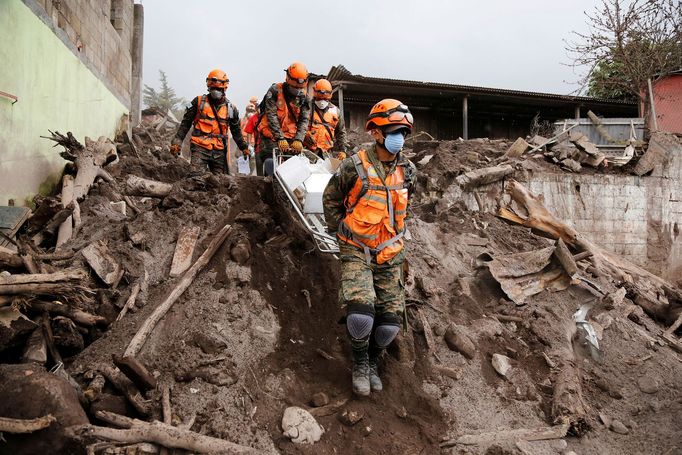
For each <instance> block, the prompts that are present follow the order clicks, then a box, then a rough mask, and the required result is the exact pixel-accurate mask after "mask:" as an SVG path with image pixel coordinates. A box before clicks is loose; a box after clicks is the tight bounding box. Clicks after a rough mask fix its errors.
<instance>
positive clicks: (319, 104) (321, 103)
mask: <svg viewBox="0 0 682 455" xmlns="http://www.w3.org/2000/svg"><path fill="white" fill-rule="evenodd" d="M315 106H317V107H318V108H320V109H326V107H327V106H329V101H327V100H315Z"/></svg>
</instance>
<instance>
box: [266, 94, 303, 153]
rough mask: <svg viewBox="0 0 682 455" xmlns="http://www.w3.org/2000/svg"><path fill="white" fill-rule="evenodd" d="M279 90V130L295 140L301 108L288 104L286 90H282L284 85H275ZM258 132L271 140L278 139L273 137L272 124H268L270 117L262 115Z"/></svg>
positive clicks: (287, 137)
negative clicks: (285, 97) (285, 96)
mask: <svg viewBox="0 0 682 455" xmlns="http://www.w3.org/2000/svg"><path fill="white" fill-rule="evenodd" d="M275 87H276V88H277V118H278V119H279V129H280V130H281V131H282V135H284V137H285V138H286V139H293V138H294V136H296V132H297V131H298V127H297V124H298V118H299V116H300V115H301V108H300V107H296V106H292V105H291V104H289V103H287V100H286V99H284V90H283V88H282V83H281V82H280V83H279V84H275ZM258 132H259V133H260V134H262V135H263V136H265V137H267V138H268V139H270V140H273V141H274V140H275V139H277V138H276V137H273V134H272V130H271V129H270V122H268V116H267V115H265V114H263V115H261V121H260V123H259V124H258Z"/></svg>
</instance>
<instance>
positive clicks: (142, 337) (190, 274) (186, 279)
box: [123, 224, 232, 357]
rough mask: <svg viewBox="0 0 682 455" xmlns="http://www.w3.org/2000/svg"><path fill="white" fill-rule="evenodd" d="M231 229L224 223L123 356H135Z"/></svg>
mask: <svg viewBox="0 0 682 455" xmlns="http://www.w3.org/2000/svg"><path fill="white" fill-rule="evenodd" d="M231 230H232V227H231V226H230V225H229V224H226V225H225V226H224V227H223V228H222V229H221V230H220V232H218V234H216V236H215V237H214V238H213V240H211V243H210V244H209V245H208V247H207V248H206V251H204V253H203V254H202V255H201V256H200V257H199V259H197V261H196V262H195V263H194V264H193V265H192V267H190V268H189V270H187V272H185V274H184V275H183V276H182V278H181V279H180V281H179V282H178V284H177V285H176V286H175V288H174V289H173V290H172V291H171V293H170V295H168V297H166V300H164V301H163V302H162V303H161V304H160V305H159V306H158V307H157V308H156V309H155V310H154V312H153V313H152V314H151V315H150V316H149V318H147V320H146V321H145V322H144V324H142V327H140V329H139V330H138V331H137V333H136V334H135V336H134V337H133V339H132V340H131V341H130V344H129V345H128V348H127V349H126V351H125V353H124V354H123V355H124V356H125V357H135V356H136V355H137V354H138V353H139V352H140V349H142V347H143V346H144V344H145V342H146V341H147V337H148V336H149V334H150V333H152V331H153V330H154V328H155V327H156V324H158V323H159V321H160V320H161V319H162V318H163V317H164V316H165V315H166V313H167V312H168V310H170V308H171V306H173V304H174V303H175V302H176V301H177V300H178V298H179V297H180V296H181V295H182V294H183V293H184V292H185V291H186V290H187V288H188V287H189V286H190V285H191V284H192V282H193V281H194V278H196V276H197V275H198V274H199V272H200V271H201V270H202V269H203V268H204V267H205V266H206V264H208V262H209V261H210V260H211V258H212V257H213V255H214V254H215V253H216V251H218V248H220V246H221V245H222V244H223V242H224V241H225V239H226V238H227V235H228V234H229V233H230V231H231Z"/></svg>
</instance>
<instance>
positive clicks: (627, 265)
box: [498, 180, 682, 306]
mask: <svg viewBox="0 0 682 455" xmlns="http://www.w3.org/2000/svg"><path fill="white" fill-rule="evenodd" d="M507 191H508V192H509V194H510V196H511V198H512V199H513V200H514V202H516V203H517V204H518V205H519V206H520V207H521V208H522V209H524V210H525V212H526V213H523V214H519V213H516V212H515V211H513V210H511V209H509V208H507V207H502V208H500V210H499V212H498V216H499V217H500V218H503V219H505V220H507V221H511V222H513V223H517V224H520V225H522V226H526V227H529V228H531V229H532V230H533V231H534V232H535V233H537V234H538V235H542V236H544V237H549V238H552V239H559V238H561V239H562V240H563V241H564V242H565V243H566V244H567V245H568V246H571V247H573V248H575V249H578V250H580V251H582V252H585V253H590V254H591V256H590V258H589V260H590V261H592V263H593V264H594V267H595V269H596V270H597V271H598V272H599V273H600V274H601V275H606V276H610V277H611V278H612V280H613V281H614V283H616V284H618V285H620V284H622V283H626V284H627V287H628V290H629V292H631V293H632V294H634V295H643V296H645V297H647V298H648V299H649V300H650V301H652V300H653V301H655V300H656V295H658V294H662V293H663V292H662V291H665V292H667V293H671V294H673V295H674V296H675V297H676V298H677V299H680V300H682V294H681V293H680V292H679V291H677V290H675V289H673V287H672V286H671V285H670V283H668V282H666V281H665V280H663V279H662V278H660V277H658V276H656V275H654V274H652V273H650V272H648V271H646V270H644V269H642V268H641V267H638V266H636V265H635V264H633V263H631V262H629V261H627V260H625V259H623V258H621V257H618V256H617V255H615V254H612V253H609V252H607V251H605V250H604V249H602V248H601V247H599V246H597V245H595V244H594V243H592V242H591V241H589V240H588V239H587V238H585V237H584V236H582V235H581V234H580V233H579V232H578V231H576V230H575V229H573V228H572V227H570V226H568V225H567V224H566V223H564V222H563V221H561V220H559V219H558V218H556V217H555V216H554V215H552V214H551V213H550V212H549V211H548V210H547V209H546V208H545V206H544V205H543V203H542V201H541V200H540V199H539V198H538V197H536V196H534V195H533V194H531V193H530V192H529V191H528V190H527V189H526V188H525V187H524V186H523V185H521V184H520V183H519V182H516V181H514V180H511V181H509V183H508V185H507ZM658 305H664V306H667V304H663V303H658Z"/></svg>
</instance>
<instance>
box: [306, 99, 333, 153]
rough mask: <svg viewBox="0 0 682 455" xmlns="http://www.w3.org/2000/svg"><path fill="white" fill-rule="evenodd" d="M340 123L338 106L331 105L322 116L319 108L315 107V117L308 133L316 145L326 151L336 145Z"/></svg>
mask: <svg viewBox="0 0 682 455" xmlns="http://www.w3.org/2000/svg"><path fill="white" fill-rule="evenodd" d="M338 124H339V110H338V109H337V107H336V106H333V105H332V106H329V108H327V110H325V111H324V113H323V114H322V117H320V113H319V111H318V109H316V108H313V118H312V122H311V123H310V127H309V128H308V135H309V136H310V139H311V141H310V142H311V143H312V144H314V147H316V148H317V149H320V150H322V151H324V152H326V151H328V150H330V149H331V148H332V147H333V146H334V135H335V134H336V126H337V125H338Z"/></svg>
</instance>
